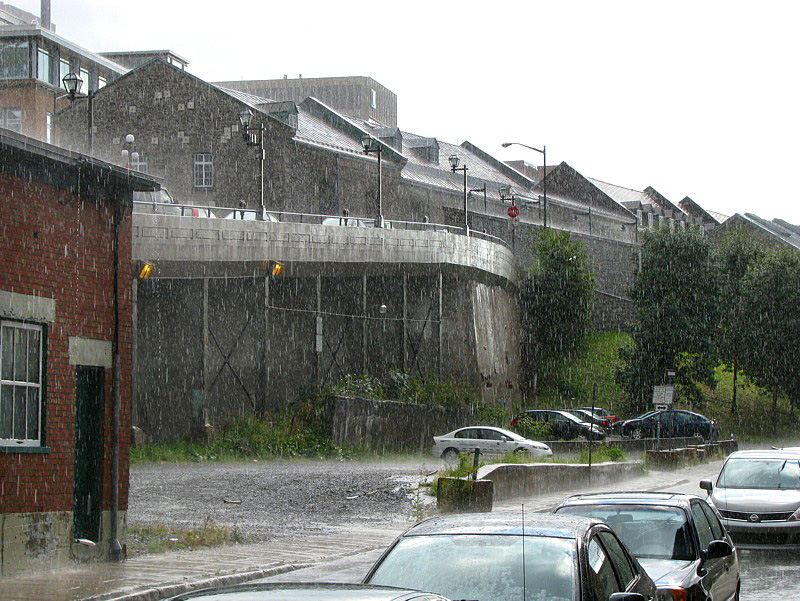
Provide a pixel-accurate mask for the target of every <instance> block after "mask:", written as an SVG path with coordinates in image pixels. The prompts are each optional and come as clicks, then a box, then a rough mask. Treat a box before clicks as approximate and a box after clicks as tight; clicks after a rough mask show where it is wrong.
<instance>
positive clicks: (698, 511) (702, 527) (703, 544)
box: [692, 503, 714, 549]
mask: <svg viewBox="0 0 800 601" xmlns="http://www.w3.org/2000/svg"><path fill="white" fill-rule="evenodd" d="M692 517H693V518H694V527H695V529H696V530H697V538H698V539H700V548H701V549H708V545H709V544H711V541H712V540H714V534H713V533H712V532H711V526H710V525H709V523H708V519H706V514H705V513H704V512H703V508H702V507H700V505H699V504H697V503H692Z"/></svg>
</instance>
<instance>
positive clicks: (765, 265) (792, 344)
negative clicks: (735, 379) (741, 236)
mask: <svg viewBox="0 0 800 601" xmlns="http://www.w3.org/2000/svg"><path fill="white" fill-rule="evenodd" d="M739 323H740V327H741V328H742V331H743V332H744V334H745V335H744V338H743V345H742V350H743V353H742V371H743V372H744V373H745V374H747V376H748V377H750V378H752V379H753V380H754V381H755V382H756V384H758V385H759V386H761V387H762V388H766V389H767V390H769V391H770V392H771V393H772V433H773V435H774V434H775V430H776V423H775V418H776V410H777V403H778V395H779V394H781V393H783V394H785V395H786V396H788V397H789V400H790V402H791V403H792V404H793V405H795V404H797V403H798V401H800V362H798V360H797V357H796V355H795V353H797V349H798V348H800V253H798V252H797V251H796V250H794V249H788V248H777V249H770V250H768V251H767V252H766V253H765V255H764V256H763V258H762V259H761V260H760V261H757V262H755V263H754V264H753V265H752V267H751V269H750V270H749V271H748V272H747V274H746V275H745V277H744V278H743V280H742V313H741V316H740V320H739Z"/></svg>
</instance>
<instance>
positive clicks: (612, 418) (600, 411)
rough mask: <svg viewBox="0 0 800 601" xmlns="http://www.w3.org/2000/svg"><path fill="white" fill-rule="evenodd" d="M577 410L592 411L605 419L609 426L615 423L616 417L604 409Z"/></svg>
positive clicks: (587, 408) (586, 408)
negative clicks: (609, 423)
mask: <svg viewBox="0 0 800 601" xmlns="http://www.w3.org/2000/svg"><path fill="white" fill-rule="evenodd" d="M578 409H583V410H585V411H594V412H595V413H596V414H597V415H600V416H602V417H605V418H606V419H607V420H608V421H610V422H611V424H612V425H613V424H616V423H617V416H616V415H614V414H612V413H611V412H610V411H609V410H608V409H606V408H604V407H578Z"/></svg>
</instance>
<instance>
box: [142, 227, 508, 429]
mask: <svg viewBox="0 0 800 601" xmlns="http://www.w3.org/2000/svg"><path fill="white" fill-rule="evenodd" d="M394 225H395V229H376V228H371V227H342V226H338V225H333V226H328V225H321V224H310V223H297V222H290V221H281V222H269V221H242V220H231V219H201V218H193V217H181V216H174V215H158V214H140V213H136V214H135V215H134V220H133V257H134V259H142V260H148V261H152V262H154V263H155V265H156V270H155V275H154V276H153V278H152V279H150V280H147V281H145V282H141V283H138V284H137V283H134V303H135V304H134V333H135V336H134V344H135V346H136V350H135V353H134V362H135V365H134V370H135V374H136V377H135V380H134V382H135V387H134V415H133V418H134V421H133V423H134V425H138V426H140V427H141V428H142V429H143V430H145V432H146V433H147V434H148V435H150V436H151V437H152V438H154V439H156V440H165V439H170V438H177V437H181V436H185V435H187V434H189V433H190V430H191V428H192V427H197V426H198V425H201V424H202V423H204V422H205V421H206V420H208V421H209V423H211V424H212V425H215V426H219V425H222V424H223V423H224V422H225V421H226V420H228V419H230V418H231V417H234V416H238V415H244V414H248V413H257V414H260V415H266V414H270V413H274V412H277V411H280V410H282V409H284V408H286V407H287V406H288V405H289V404H291V403H293V402H296V401H297V400H298V399H301V398H302V397H303V395H304V394H306V393H310V392H313V391H316V390H317V389H319V388H321V387H324V386H326V385H331V384H335V383H336V382H338V380H339V379H340V378H341V377H343V376H344V375H347V374H370V375H373V376H378V377H383V376H385V375H386V373H388V370H390V369H393V368H394V369H398V370H403V371H405V372H411V373H413V374H415V375H417V376H419V377H421V378H426V377H429V376H432V375H438V376H440V377H442V378H454V379H457V380H459V381H465V382H470V383H473V384H474V385H475V387H476V389H479V390H481V391H482V394H483V396H484V397H485V398H486V399H487V400H493V401H497V402H511V401H516V400H517V399H518V395H519V377H518V373H519V367H520V362H519V332H518V323H519V308H518V303H517V289H518V285H519V283H520V280H521V278H522V277H523V276H522V274H521V272H520V271H519V268H518V266H517V262H516V260H515V258H514V255H513V253H512V251H511V249H509V248H508V247H507V246H505V245H504V244H501V243H498V242H495V241H492V240H487V239H482V238H479V237H473V236H470V237H466V236H464V235H461V234H458V233H454V232H453V230H455V231H458V228H450V229H448V228H447V227H446V226H436V225H433V224H411V223H401V222H395V224H394ZM399 228H407V229H399ZM272 260H277V261H280V262H282V263H283V264H284V265H285V270H284V272H283V274H282V275H281V276H280V277H279V278H277V279H272V278H270V277H269V275H268V269H267V268H268V264H269V261H272Z"/></svg>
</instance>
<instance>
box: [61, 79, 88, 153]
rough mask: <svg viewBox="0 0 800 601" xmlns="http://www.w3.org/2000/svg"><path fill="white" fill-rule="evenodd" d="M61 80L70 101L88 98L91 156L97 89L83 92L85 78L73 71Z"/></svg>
mask: <svg viewBox="0 0 800 601" xmlns="http://www.w3.org/2000/svg"><path fill="white" fill-rule="evenodd" d="M61 81H62V82H63V83H64V89H65V90H66V91H67V96H68V97H69V101H70V102H73V103H74V102H75V100H76V99H78V98H86V101H87V103H88V104H87V107H86V110H87V112H88V116H87V120H86V121H87V123H88V136H87V142H88V144H89V156H91V155H92V154H94V131H93V129H94V97H95V95H96V94H97V91H94V92H92V91H91V90H90V91H89V92H88V93H86V94H81V86H82V85H83V80H82V79H81V78H80V77H78V76H77V75H76V74H75V73H73V72H72V71H70V72H69V73H67V74H66V75H65V76H64V78H63V79H62V80H61Z"/></svg>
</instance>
